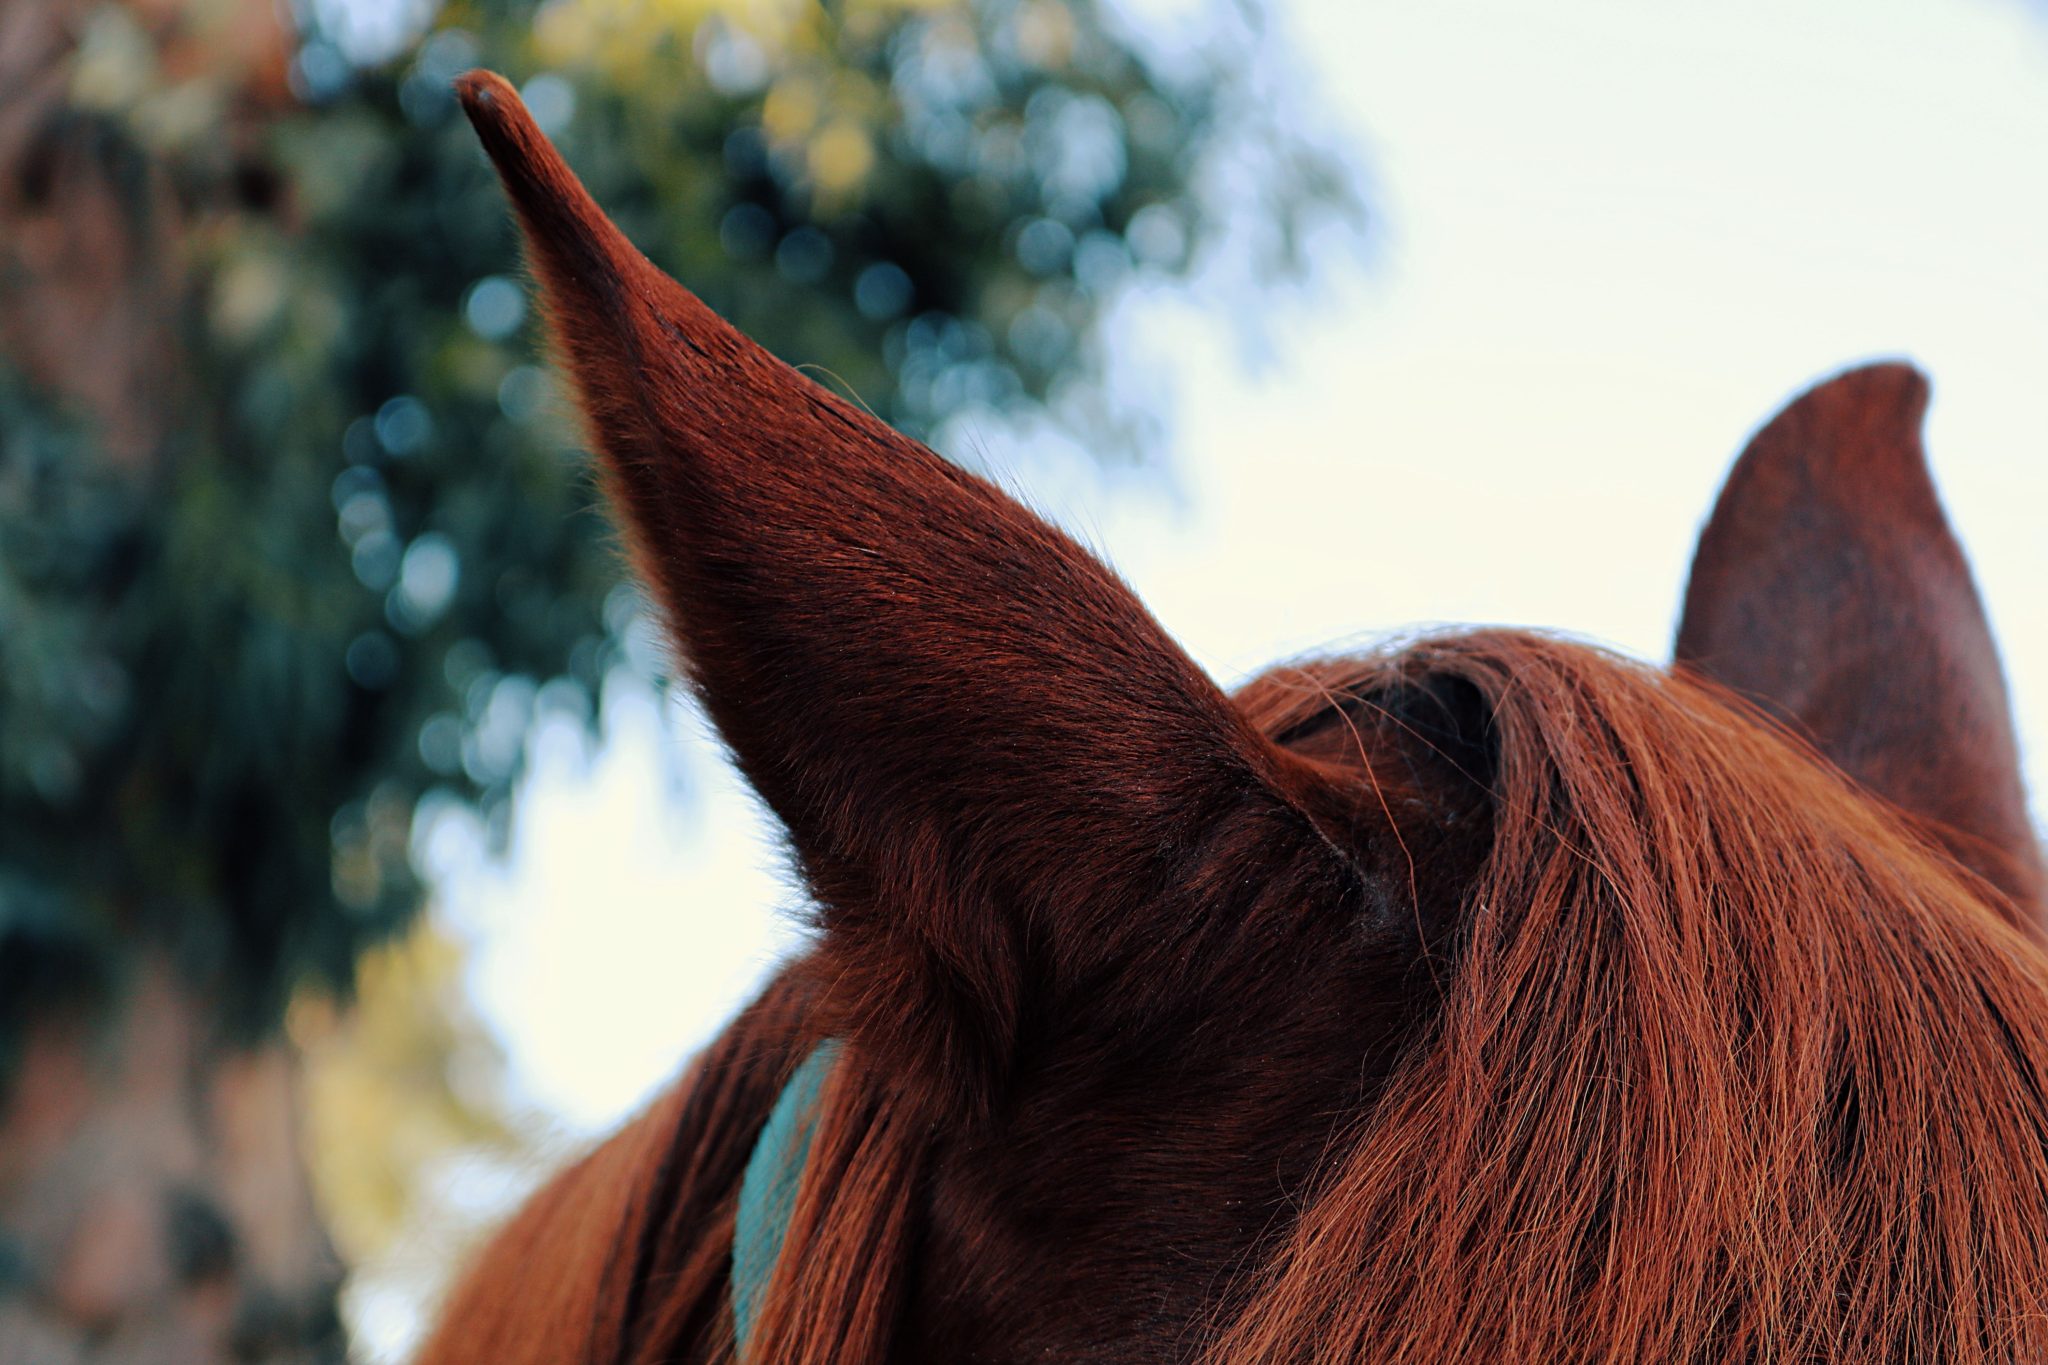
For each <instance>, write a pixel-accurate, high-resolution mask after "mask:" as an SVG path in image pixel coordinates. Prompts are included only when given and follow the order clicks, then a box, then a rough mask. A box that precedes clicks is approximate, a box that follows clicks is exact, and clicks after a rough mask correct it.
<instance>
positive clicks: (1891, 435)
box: [1676, 364, 2042, 909]
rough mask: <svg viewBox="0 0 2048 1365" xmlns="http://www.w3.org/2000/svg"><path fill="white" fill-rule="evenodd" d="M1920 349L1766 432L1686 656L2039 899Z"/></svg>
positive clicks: (1718, 515) (1804, 400)
mask: <svg viewBox="0 0 2048 1365" xmlns="http://www.w3.org/2000/svg"><path fill="white" fill-rule="evenodd" d="M1927 396H1928V388H1927V381H1926V380H1925V378H1923V377H1922V376H1921V375H1920V373H1919V372H1918V371H1917V370H1914V369H1913V368H1912V367H1910V366H1907V365H1903V364H1881V365H1871V366H1867V367H1865V368H1861V369H1855V370H1851V371H1849V372H1847V373H1845V374H1842V375H1839V376H1837V377H1835V378H1833V379H1830V380H1828V381H1826V382H1825V383H1822V384H1820V385H1818V386H1817V387H1815V388H1814V389H1812V390H1811V391H1810V392H1808V393H1806V394H1804V395H1802V396H1801V397H1800V398H1798V399H1797V400H1795V401H1794V402H1793V403H1792V404H1791V405H1790V406H1789V407H1787V408H1786V409H1785V411H1784V412H1782V413H1780V414H1779V415H1778V416H1777V417H1776V418H1774V419H1773V420H1772V421H1771V422H1770V423H1769V425H1767V426H1765V427H1764V429H1763V430H1762V431H1760V432H1758V433H1757V435H1756V436H1755V437H1754V438H1753V439H1752V440H1751V441H1750V443H1749V448H1748V449H1747V450H1746V451H1744V452H1743V455H1742V458H1741V459H1740V460H1739V461H1737V463H1736V465H1735V469H1734V471H1733V472H1732V473H1731V474H1730V475H1729V477H1728V483H1727V486H1726V488H1725V489H1724V490H1723V491H1722V494H1721V498H1720V502H1719V504H1718V505H1717V506H1716V507H1715V509H1714V514H1713V517H1712V519H1711V520H1710V521H1709V522H1708V523H1707V527H1706V531H1705V533H1704V534H1703V535H1702V536H1701V537H1700V544H1699V551H1698V554H1697V555H1696V557H1695V558H1694V561H1693V570H1692V579H1691V583H1690V585H1689V586H1688V588H1687V591H1686V598H1685V611H1684V615H1683V618H1682V620H1681V624H1680V626H1679V630H1678V643H1677V650H1676V653H1677V658H1678V660H1679V661H1680V662H1681V663H1684V664H1687V665H1689V666H1691V667H1693V668H1696V669H1698V670H1700V671H1701V672H1703V673H1706V674H1709V675H1711V676H1713V677H1715V678H1717V679H1719V680H1720V681H1722V682H1724V683H1726V684H1727V685H1729V686H1730V687H1732V688H1734V689H1735V690H1737V691H1738V692H1742V693H1745V694H1747V695H1748V696H1750V697H1751V698H1753V699H1756V700H1758V701H1760V702H1762V703H1763V704H1764V705H1765V706H1766V707H1768V708H1769V709H1772V710H1774V711H1776V712H1777V713H1779V714H1780V715H1781V716H1784V717H1787V718H1789V719H1790V720H1791V721H1793V722H1794V723H1795V724H1796V725H1797V726H1798V727H1800V728H1802V729H1803V730H1805V731H1806V732H1807V733H1808V734H1810V735H1811V736H1812V738H1813V740H1814V742H1815V743H1816V744H1817V745H1818V746H1819V747H1820V749H1821V750H1822V751H1823V752H1824V753H1825V754H1827V756H1828V757H1829V758H1831V759H1833V760H1834V762H1835V763H1837V764H1838V765H1840V766H1841V767H1842V768H1843V769H1845V770H1846V771H1847V772H1849V773H1850V774H1851V775H1853V776H1855V777H1856V778H1858V779H1860V780H1861V781H1862V782H1863V783H1864V784H1865V785H1866V786H1868V787H1869V788H1871V789H1872V790H1874V791H1876V792H1877V793H1879V794H1880V795H1882V796H1884V797H1886V798H1888V799H1890V800H1891V801H1892V802H1893V803H1894V804H1896V805H1898V806H1900V807H1902V808H1903V809H1905V810H1906V811H1908V812H1909V813H1911V814H1913V815H1916V816H1918V817H1920V818H1921V819H1922V820H1923V821H1925V822H1926V823H1927V824H1928V825H1929V826H1930V827H1931V828H1932V829H1933V830H1934V831H1935V832H1936V833H1937V834H1938V835H1939V836H1940V837H1941V838H1942V839H1943V840H1944V841H1946V842H1947V843H1948V845H1949V846H1950V848H1951V849H1952V850H1953V851H1954V852H1955V854H1956V856H1957V857H1958V858H1960V859H1961V860H1962V861H1963V862H1964V863H1965V864H1967V865H1969V866H1970V867H1972V868H1974V869H1975V870H1976V871H1978V872H1979V873H1981V874H1982V875H1984V876H1985V877H1986V878H1988V879H1989V880H1990V881H1991V882H1993V883H1994V884H1996V885H1997V886H1999V887H2001V888H2003V889H2004V890H2005V891H2006V892H2008V893H2009V894H2010V895H2011V896H2012V897H2013V898H2014V899H2015V901H2016V902H2018V903H2019V904H2020V905H2022V906H2028V907H2033V908H2035V909H2038V908H2039V907H2040V903H2041V895H2042V869H2041V854H2040V848H2039V844H2038V842H2037V840H2036V838H2035V834H2034V831H2033V828H2032V826H2031V825H2030V823H2029V821H2028V817H2027V807H2026V799H2025V795H2024V792H2023V790H2022V788H2021V780H2020V766H2019V756H2018V746H2017V743H2016V741H2015V739H2014V735H2013V726H2012V718H2011V708H2010V702H2009V700H2008V698H2007V695H2006V687H2005V680H2004V677H2003V675H2002V673H2001V671H2000V669H1999V662H1998V653H1997V649H1996V647H1995V646H1994V645H1993V643H1992V639H1991V629H1990V625H1989V623H1988V622H1987V620H1986V619H1985V615H1984V609H1983V605H1982V603H1981V602H1980V600H1979V599H1978V596H1977V590H1976V587H1975V586H1974V585H1973V583H1972V582H1971V579H1970V570H1969V565H1968V564H1967V563H1966V562H1965V560H1964V558H1963V551H1962V547H1961V546H1960V545H1959V544H1958V543H1957V541H1956V538H1955V535H1954V533H1953V532H1952V531H1951V530H1950V529H1949V524H1948V519H1947V517H1946V516H1945V515H1944V514H1943V512H1942V509H1941V504H1940V501H1939V500H1938V499H1937V497H1936V495H1935V491H1934V483H1933V480H1932V479H1931V477H1930V476H1929V474H1928V470H1927V460H1926V455H1925V452H1924V450H1923V449H1922V445H1921V439H1920V428H1921V421H1922V418H1923V416H1924V414H1925V412H1926V408H1927Z"/></svg>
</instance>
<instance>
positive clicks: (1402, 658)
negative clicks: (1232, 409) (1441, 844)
mask: <svg viewBox="0 0 2048 1365" xmlns="http://www.w3.org/2000/svg"><path fill="white" fill-rule="evenodd" d="M1441 673H1448V674H1450V675H1453V676H1456V677H1458V678H1460V679H1463V680H1465V681H1466V682H1467V683H1469V684H1471V685H1473V686H1476V687H1477V688H1478V689H1479V690H1480V691H1481V692H1482V693H1483V695H1484V696H1485V698H1486V700H1487V703H1488V705H1489V707H1490V710H1491V715H1492V718H1493V725H1494V733H1495V739H1496V743H1497V745H1498V766H1497V773H1496V777H1495V782H1494V789H1493V792H1494V801H1495V806H1496V814H1495V841H1494V847H1493V852H1492V855H1491V857H1490V858H1489V860H1488V861H1487V863H1486V865H1485V867H1484V869H1483V870H1482V872H1481V873H1480V875H1479V877H1478V879H1477V881H1476V883H1475V884H1474V886H1473V887H1472V891H1471V895H1470V897H1469V900H1468V903H1467V907H1466V913H1465V916H1464V918H1463V922H1462V924H1461V926H1460V931H1459V941H1458V943H1457V944H1456V946H1455V948H1454V952H1455V956H1456V966H1455V970H1454V972H1453V973H1452V975H1451V977H1450V984H1449V988H1448V992H1447V995H1446V997H1445V1000H1444V1004H1443V1009H1442V1012H1441V1015H1440V1017H1439V1020H1438V1023H1437V1026H1436V1027H1435V1029H1434V1031H1433V1033H1432V1035H1431V1036H1430V1037H1429V1038H1428V1039H1427V1040H1426V1041H1425V1042H1423V1043H1422V1044H1421V1045H1420V1046H1419V1047H1418V1048H1417V1049H1416V1051H1415V1052H1414V1053H1413V1055H1412V1056H1411V1059H1410V1064H1409V1065H1408V1066H1407V1067H1406V1068H1405V1069H1404V1070H1403V1071H1402V1072H1401V1073H1400V1074H1399V1075H1398V1076H1397V1077H1396V1078H1395V1079H1394V1081H1393V1083H1392V1084H1391V1086H1390V1087H1389V1089H1388V1090H1387V1091H1386V1092H1385V1093H1384V1094H1383V1095H1382V1096H1381V1097H1380V1099H1379V1100H1378V1102H1377V1103H1376V1104H1375V1105H1374V1106H1373V1107H1372V1108H1371V1110H1370V1112H1368V1113H1365V1114H1361V1115H1360V1116H1359V1117H1358V1119H1357V1121H1356V1124H1355V1127H1354V1130H1353V1136H1352V1140H1351V1141H1350V1143H1349V1145H1348V1150H1345V1151H1344V1152H1343V1153H1342V1155H1341V1156H1340V1157H1338V1158H1337V1159H1336V1160H1335V1161H1334V1162H1333V1163H1332V1164H1331V1167H1330V1169H1329V1172H1328V1174H1327V1175H1326V1177H1325V1179H1324V1180H1323V1182H1322V1184H1321V1185H1320V1187H1319V1188H1318V1190H1317V1191H1316V1192H1315V1193H1314V1195H1313V1197H1312V1198H1311V1199H1310V1201H1309V1202H1308V1204H1307V1207H1306V1208H1305V1209H1304V1211H1303V1213H1302V1216H1301V1218H1300V1219H1299V1221H1298V1223H1297V1225H1296V1226H1295V1227H1294V1228H1293V1230H1292V1231H1291V1233H1290V1234H1289V1235H1288V1236H1287V1238H1286V1239H1285V1244H1284V1245H1283V1246H1282V1247H1281V1249H1280V1250H1279V1251H1278V1253H1277V1254H1276V1255H1275V1256H1274V1258H1273V1260H1272V1262H1271V1264H1270V1266H1269V1268H1268V1269H1267V1270H1266V1272H1265V1273H1264V1274H1263V1275H1262V1276H1260V1277H1259V1279H1258V1280H1257V1282H1256V1283H1255V1284H1254V1285H1253V1286H1251V1287H1249V1292H1245V1293H1243V1294H1241V1295H1240V1302H1241V1303H1242V1305H1243V1307H1242V1309H1241V1311H1240V1313H1239V1315H1238V1316H1237V1318H1236V1320H1235V1321H1234V1322H1232V1323H1231V1324H1230V1325H1229V1326H1228V1327H1227V1328H1226V1330H1225V1331H1224V1332H1223V1333H1222V1334H1221V1336H1220V1338H1219V1339H1218V1340H1217V1341H1216V1342H1215V1343H1214V1344H1213V1345H1212V1347H1211V1349H1210V1350H1209V1352H1208V1357H1207V1358H1208V1359H1209V1360H1212V1361H1215V1362H1225V1361H1228V1362H1232V1365H1249V1363H1251V1362H1278V1361H1290V1362H1294V1361H1319V1362H1320V1361H1331V1362H1335V1361H1358V1360H1402V1361H1452V1360H1494V1359H1514V1360H1547V1361H1563V1360H1574V1361H1575V1360H1596V1359H1597V1360H1614V1361H1634V1360H1658V1361H1689V1362H1690V1361H1698V1362H1706V1361H1715V1362H1720V1361H1761V1360H1821V1359H1825V1360H1859V1361H1861V1360H1869V1361H1901V1362H1905V1361H1912V1362H1931V1361H1955V1362H1977V1361H1990V1360H2012V1359H2042V1358H2048V1315H2044V1309H2048V1229H2044V1226H2043V1222H2042V1219H2041V1210H2042V1209H2043V1208H2044V1207H2048V1138H2044V1119H2048V1112H2044V1103H2043V1097H2042V1088H2041V1077H2042V1074H2043V1069H2044V1066H2048V1017H2044V1011H2043V1002H2044V1000H2048V994H2044V992H2048V960H2044V957H2043V954H2042V951H2041V948H2040V945H2039V943H2038V941H2037V940H2036V939H2035V937H2034V936H2033V935H2032V934H2030V933H2029V932H2027V931H2026V930H2024V929H2023V928H2022V927H2021V924H2022V923H2023V919H2022V915H2021V912H2020V909H2019V907H2018V906H2017V905H2016V904H2014V903H2013V902H2012V901H2011V900H2010V899H2008V898H2007V897H2006V896H2005V895H2003V894H2002V893H2001V892H1999V891H1998V890H1996V889H1995V888H1993V887H1992V886H1991V885H1990V884H1989V883H1988V882H1986V881H1984V880H1982V879H1981V878H1979V877H1978V876H1976V875H1975V874H1973V873H1971V872H1969V871H1967V870H1965V869H1964V868H1963V867H1962V866H1961V865H1960V864H1959V863H1958V862H1957V861H1956V860H1955V858H1954V857H1953V856H1952V855H1950V854H1949V853H1948V852H1947V851H1946V850H1945V849H1944V848H1943V847H1942V846H1941V845H1940V844H1939V843H1938V842H1937V840H1936V834H1935V832H1934V831H1931V830H1929V829H1926V828H1922V827H1920V826H1918V825H1916V824H1915V823H1914V822H1913V821H1912V820H1911V819H1910V818H1909V817H1907V816H1905V815H1903V814H1902V813H1901V812H1899V811H1897V810H1895V809H1893V808H1890V807H1889V806H1887V805H1885V804H1883V803H1882V802H1880V801H1879V800H1877V799H1875V798H1874V797H1872V796H1871V795H1869V794H1868V793H1867V791H1866V790H1864V789H1862V788H1859V787H1857V786H1856V785H1855V784H1853V783H1852V782H1851V781H1850V780H1849V779H1848V778H1846V777H1845V776H1843V775H1842V774H1841V773H1839V772H1838V771H1836V770H1835V769H1834V768H1832V767H1831V766H1830V765H1828V764H1827V763H1826V761H1825V760H1823V759H1821V758H1820V757H1819V756H1818V755H1817V754H1816V753H1814V752H1813V751H1812V750H1810V749H1808V748H1807V747H1805V746H1804V745H1803V744H1802V743H1801V742H1800V741H1798V740H1797V739H1795V738H1794V737H1793V736H1791V735H1790V734H1788V733H1786V732H1785V731H1783V730H1781V729H1779V728H1778V727H1777V726H1776V725H1775V724H1773V723H1772V722H1770V721H1768V720H1767V719H1765V718H1764V717H1763V716H1762V715H1761V714H1760V713H1758V712H1755V711H1752V710H1750V709H1749V708H1748V707H1747V706H1746V705H1745V704H1743V703H1741V702H1739V701H1737V700H1736V699H1735V698H1734V697H1733V696H1732V695H1730V694H1727V693H1725V692H1724V691H1722V690H1721V689H1720V688H1719V687H1718V686H1717V685H1714V684H1711V683H1708V682H1705V681H1703V680H1701V679H1699V678H1697V677H1695V676H1692V675H1689V674H1688V672H1687V671H1686V670H1683V669H1679V670H1675V671H1672V672H1666V671H1663V670H1659V669H1653V668H1650V667H1647V666H1643V665H1639V664H1634V663H1630V662H1627V661H1624V660H1621V659H1618V658H1616V657H1614V656H1611V655H1608V654H1605V653H1603V652H1600V651H1597V650H1593V649H1589V648H1587V647H1584V646H1580V645H1573V644H1567V643H1562V642H1559V641H1556V640H1551V639H1546V638H1543V637H1540V636H1533V635H1526V634H1514V633H1502V632H1481V633H1474V634H1468V635H1462V636H1456V637H1451V638H1446V639H1440V640H1435V641H1430V642H1427V643H1424V644H1422V645H1420V646H1418V647H1416V648H1414V649H1411V650H1409V651H1406V652H1404V653H1403V654H1401V655H1399V656H1398V657H1395V658H1393V659H1391V660H1387V661H1383V662H1378V663H1369V664H1365V665H1360V666H1358V667H1357V668H1356V669H1355V670H1353V671H1352V672H1351V674H1350V675H1349V676H1330V675H1329V674H1327V673H1326V674H1325V676H1324V679H1323V681H1324V683H1325V685H1326V686H1329V687H1330V688H1331V689H1332V690H1335V691H1340V692H1342V691H1349V692H1352V693H1361V694H1364V695H1370V692H1371V690H1372V689H1374V688H1375V687H1380V686H1384V685H1385V682H1386V680H1387V679H1388V677H1389V675H1394V676H1408V677H1415V676H1420V675H1430V674H1441Z"/></svg>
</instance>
